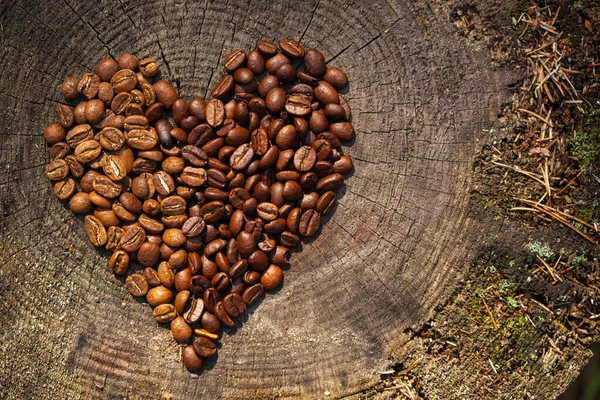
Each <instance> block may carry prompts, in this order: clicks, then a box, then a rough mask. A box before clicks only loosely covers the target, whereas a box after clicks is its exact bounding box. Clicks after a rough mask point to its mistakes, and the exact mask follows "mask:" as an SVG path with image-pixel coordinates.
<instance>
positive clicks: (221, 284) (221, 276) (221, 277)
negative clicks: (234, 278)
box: [210, 272, 231, 292]
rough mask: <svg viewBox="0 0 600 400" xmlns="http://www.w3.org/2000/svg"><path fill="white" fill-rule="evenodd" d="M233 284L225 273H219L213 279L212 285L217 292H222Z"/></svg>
mask: <svg viewBox="0 0 600 400" xmlns="http://www.w3.org/2000/svg"><path fill="white" fill-rule="evenodd" d="M230 283H231V281H230V279H229V276H228V275H227V274H226V273H225V272H217V273H216V274H215V275H214V276H213V277H212V279H211V281H210V284H211V285H212V287H213V288H215V289H216V290H217V291H219V292H222V291H224V290H225V289H227V288H228V287H229V284H230Z"/></svg>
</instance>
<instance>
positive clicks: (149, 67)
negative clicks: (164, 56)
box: [139, 57, 158, 78]
mask: <svg viewBox="0 0 600 400" xmlns="http://www.w3.org/2000/svg"><path fill="white" fill-rule="evenodd" d="M139 67H140V72H141V73H142V75H143V76H144V77H146V78H150V77H153V76H154V75H156V74H157V73H158V63H157V62H156V61H155V60H154V58H150V57H149V58H144V59H143V60H142V61H140V65H139Z"/></svg>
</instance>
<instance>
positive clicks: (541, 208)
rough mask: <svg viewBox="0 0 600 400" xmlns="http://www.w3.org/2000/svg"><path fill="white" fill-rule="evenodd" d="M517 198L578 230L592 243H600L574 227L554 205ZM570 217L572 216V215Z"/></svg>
mask: <svg viewBox="0 0 600 400" xmlns="http://www.w3.org/2000/svg"><path fill="white" fill-rule="evenodd" d="M516 200H518V201H520V202H522V203H525V204H527V205H529V206H531V207H533V208H535V209H537V210H538V211H541V212H543V213H544V214H547V215H549V216H550V217H552V218H553V219H555V220H557V221H558V222H560V223H561V224H563V225H565V226H567V227H569V228H570V229H572V230H574V231H575V232H577V233H578V234H579V235H581V236H582V237H583V238H585V239H586V240H588V241H590V242H591V243H593V244H595V245H597V244H598V243H597V242H596V241H595V240H594V239H592V238H591V237H589V236H588V235H586V234H585V233H583V232H582V231H580V230H579V229H577V228H576V227H574V226H573V225H571V224H570V223H569V222H568V221H567V220H566V219H564V218H563V217H561V216H560V215H558V214H557V213H556V212H555V211H558V210H556V209H554V208H552V207H548V206H542V205H540V204H537V203H534V202H533V201H531V200H525V199H516ZM546 208H548V209H551V210H553V211H549V210H547V209H546ZM566 215H568V214H566ZM570 217H572V216H570Z"/></svg>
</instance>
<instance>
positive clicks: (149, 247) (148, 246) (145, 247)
mask: <svg viewBox="0 0 600 400" xmlns="http://www.w3.org/2000/svg"><path fill="white" fill-rule="evenodd" d="M159 257H160V251H159V249H158V246H157V245H156V244H154V243H150V242H145V243H143V244H142V245H141V247H140V248H139V250H138V255H137V261H138V262H139V263H140V264H142V265H143V266H145V267H151V266H153V265H156V263H158V260H159ZM163 284H164V283H163ZM165 286H167V285H165ZM167 287H169V286H167Z"/></svg>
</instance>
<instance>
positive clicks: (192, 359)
mask: <svg viewBox="0 0 600 400" xmlns="http://www.w3.org/2000/svg"><path fill="white" fill-rule="evenodd" d="M181 360H182V361H183V364H184V365H185V367H186V368H187V369H188V371H191V372H195V371H198V370H200V369H202V364H203V361H202V358H201V357H198V354H196V351H195V350H194V346H193V345H191V344H189V345H187V346H185V347H184V348H183V350H182V351H181Z"/></svg>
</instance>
